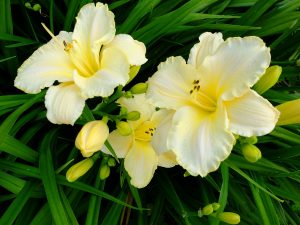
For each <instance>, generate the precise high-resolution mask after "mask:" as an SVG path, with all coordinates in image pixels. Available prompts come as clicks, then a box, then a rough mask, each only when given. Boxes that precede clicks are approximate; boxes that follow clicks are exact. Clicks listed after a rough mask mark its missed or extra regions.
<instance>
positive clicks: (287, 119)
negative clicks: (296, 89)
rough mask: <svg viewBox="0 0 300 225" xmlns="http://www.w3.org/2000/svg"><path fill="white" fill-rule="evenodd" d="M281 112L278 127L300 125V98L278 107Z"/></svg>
mask: <svg viewBox="0 0 300 225" xmlns="http://www.w3.org/2000/svg"><path fill="white" fill-rule="evenodd" d="M276 108H277V109H278V111H279V112H280V116H279V119H278V121H277V125H279V126H281V125H289V124H300V113H299V112H300V98H298V99H295V100H292V101H288V102H285V103H282V104H280V105H278V106H276Z"/></svg>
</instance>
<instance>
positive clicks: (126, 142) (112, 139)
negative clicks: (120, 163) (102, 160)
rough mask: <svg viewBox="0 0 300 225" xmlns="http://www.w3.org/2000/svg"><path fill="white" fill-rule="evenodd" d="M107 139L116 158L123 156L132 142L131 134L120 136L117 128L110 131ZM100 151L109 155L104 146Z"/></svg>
mask: <svg viewBox="0 0 300 225" xmlns="http://www.w3.org/2000/svg"><path fill="white" fill-rule="evenodd" d="M107 141H108V142H109V143H110V145H111V146H112V148H113V149H114V151H115V153H116V155H117V157H118V158H125V156H126V155H127V153H128V151H129V149H130V148H131V146H132V143H133V135H128V136H122V135H121V134H120V133H119V132H118V131H117V130H114V131H112V132H111V133H110V134H109V136H108V138H107ZM101 151H102V152H104V153H106V154H109V155H111V153H110V151H109V150H108V149H107V147H106V146H103V148H102V149H101Z"/></svg>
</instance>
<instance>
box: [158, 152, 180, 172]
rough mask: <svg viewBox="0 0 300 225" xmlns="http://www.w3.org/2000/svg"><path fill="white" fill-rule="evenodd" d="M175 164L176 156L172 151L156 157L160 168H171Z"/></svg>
mask: <svg viewBox="0 0 300 225" xmlns="http://www.w3.org/2000/svg"><path fill="white" fill-rule="evenodd" d="M177 164H178V163H177V160H176V155H175V154H174V152H173V151H167V152H164V153H163V154H161V155H159V156H158V165H159V166H161V167H165V168H171V167H173V166H176V165H177Z"/></svg>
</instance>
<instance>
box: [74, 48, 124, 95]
mask: <svg viewBox="0 0 300 225" xmlns="http://www.w3.org/2000/svg"><path fill="white" fill-rule="evenodd" d="M128 73H129V63H128V61H127V59H126V56H125V55H124V54H123V53H122V52H120V51H119V50H118V49H116V48H107V49H105V50H104V51H103V52H102V60H101V70H99V71H97V72H96V73H95V74H94V75H93V76H90V77H84V76H81V75H80V74H78V73H77V72H76V71H75V73H74V82H75V84H76V85H77V86H78V87H79V88H80V89H81V93H82V95H83V96H85V97H87V98H93V97H95V96H101V97H107V96H109V95H111V94H112V93H113V92H114V88H116V87H117V86H118V85H125V84H126V83H127V81H128V79H129V75H128Z"/></svg>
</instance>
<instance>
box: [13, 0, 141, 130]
mask: <svg viewBox="0 0 300 225" xmlns="http://www.w3.org/2000/svg"><path fill="white" fill-rule="evenodd" d="M76 19H77V20H76V24H75V27H74V31H73V32H65V31H61V32H60V33H59V34H58V35H57V36H53V38H52V40H50V41H49V42H48V43H47V44H45V45H43V46H41V47H40V48H39V49H37V50H36V51H35V52H34V53H33V54H32V55H31V56H30V57H29V58H28V59H27V60H26V61H25V62H24V63H23V64H22V66H21V67H20V68H19V69H18V75H17V77H16V79H15V86H16V87H17V88H19V89H21V90H23V91H24V92H27V93H32V94H35V93H38V92H40V91H41V89H43V88H45V87H50V88H49V89H48V91H47V93H46V97H45V105H46V108H47V118H48V119H49V120H50V121H51V122H52V123H56V124H72V125H73V124H74V123H75V121H76V120H77V119H78V117H79V116H80V115H81V113H82V110H83V108H84V104H85V100H86V99H88V98H93V97H95V96H101V97H107V96H109V95H111V94H112V93H113V91H114V88H115V87H117V86H118V85H125V84H126V83H127V82H128V80H129V78H130V77H129V71H130V66H137V67H139V66H140V65H142V64H143V63H145V62H146V61H147V59H146V58H145V52H146V48H145V45H144V44H143V43H141V42H138V41H136V40H134V39H133V38H132V37H131V36H130V35H127V34H118V35H115V33H116V29H115V21H114V14H113V13H112V12H111V11H109V9H108V7H107V5H104V4H102V3H99V2H98V3H97V4H96V5H95V4H94V3H90V4H87V5H85V6H83V7H82V8H81V9H80V11H79V13H78V16H77V18H76ZM55 81H58V82H60V84H59V85H56V86H52V85H53V83H54V82H55Z"/></svg>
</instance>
